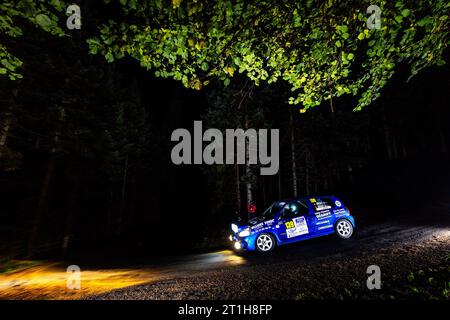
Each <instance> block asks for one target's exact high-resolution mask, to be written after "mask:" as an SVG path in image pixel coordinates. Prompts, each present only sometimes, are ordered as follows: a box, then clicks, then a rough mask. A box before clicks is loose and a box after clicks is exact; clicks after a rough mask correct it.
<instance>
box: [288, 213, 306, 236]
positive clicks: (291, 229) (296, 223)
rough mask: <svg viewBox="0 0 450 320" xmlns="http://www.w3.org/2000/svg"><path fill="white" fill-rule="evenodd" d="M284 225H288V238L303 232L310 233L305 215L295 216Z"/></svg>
mask: <svg viewBox="0 0 450 320" xmlns="http://www.w3.org/2000/svg"><path fill="white" fill-rule="evenodd" d="M284 225H285V226H286V236H287V237H288V238H293V237H297V236H301V235H302V234H306V233H309V230H308V225H307V224H306V219H305V217H298V218H294V219H292V220H291V221H287V222H285V223H284Z"/></svg>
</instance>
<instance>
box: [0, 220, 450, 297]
mask: <svg viewBox="0 0 450 320" xmlns="http://www.w3.org/2000/svg"><path fill="white" fill-rule="evenodd" d="M449 230H450V229H449V226H448V225H445V224H443V223H437V224H436V223H435V224H415V225H409V224H404V223H386V224H376V225H372V226H368V227H366V228H362V230H361V231H360V232H359V234H358V237H357V238H356V239H354V240H350V241H346V242H342V241H337V240H336V239H334V238H333V237H326V238H322V239H315V240H311V241H306V242H302V243H298V244H293V245H290V246H285V247H280V248H278V250H276V251H275V252H274V253H273V254H271V255H269V256H262V255H258V254H244V255H241V254H239V255H236V254H234V253H233V251H231V250H223V251H216V252H211V253H205V254H195V255H188V256H183V257H177V258H172V259H169V260H168V262H165V263H163V264H161V265H153V266H132V267H130V268H120V269H119V268H118V269H115V268H111V269H84V268H83V266H80V267H81V288H80V289H79V290H70V289H68V288H67V285H66V284H67V274H66V267H67V266H66V265H62V264H43V265H39V266H36V267H32V268H28V269H25V270H22V271H19V272H16V273H12V274H6V275H5V274H3V275H0V298H2V299H79V298H92V297H94V298H101V299H216V298H234V299H239V298H247V299H248V298H255V296H247V293H246V292H247V291H246V290H249V289H248V288H252V287H253V289H254V286H260V285H263V286H264V285H266V284H267V283H281V284H280V285H281V286H282V287H281V289H280V290H284V289H283V286H284V285H286V284H283V281H284V280H286V279H287V280H289V281H290V282H288V283H291V284H292V283H296V285H297V287H298V288H297V290H298V292H301V291H302V290H303V289H304V290H306V289H307V288H309V286H311V285H313V283H314V280H315V281H318V280H321V279H322V278H323V277H324V276H325V277H326V275H327V274H329V273H332V272H330V271H329V270H336V268H339V269H342V270H343V271H342V272H348V277H357V278H358V277H364V276H365V268H366V266H367V265H368V264H379V265H381V266H383V267H384V270H386V271H387V272H394V271H395V272H401V269H402V268H404V269H405V270H406V269H409V267H411V265H416V266H417V267H421V266H426V265H427V264H432V263H438V262H439V261H438V260H439V259H442V258H443V257H445V256H446V255H448V254H450V231H449ZM305 275H307V277H306V278H304V279H303V278H302V277H303V276H305ZM261 279H262V280H261ZM302 279H303V280H302ZM327 281H328V280H327ZM329 281H331V282H332V281H333V279H330V280H329ZM252 282H253V285H250V286H249V287H248V288H247V285H248V284H249V283H250V284H251V283H252ZM309 282H311V283H309ZM322 282H323V281H322ZM331 282H330V283H331ZM314 285H315V284H314ZM324 285H327V284H326V281H325V284H324ZM246 288H247V289H246ZM228 291H231V292H228ZM258 294H259V296H257V298H258V297H259V298H271V296H270V295H269V293H266V292H265V291H264V292H263V291H261V292H260V293H258ZM266 294H267V295H269V296H266ZM295 294H297V293H295Z"/></svg>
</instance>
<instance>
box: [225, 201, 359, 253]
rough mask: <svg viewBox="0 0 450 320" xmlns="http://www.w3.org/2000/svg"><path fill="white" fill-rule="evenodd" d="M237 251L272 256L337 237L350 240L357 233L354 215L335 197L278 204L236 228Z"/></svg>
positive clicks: (234, 238) (234, 225)
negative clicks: (284, 249) (291, 247)
mask: <svg viewBox="0 0 450 320" xmlns="http://www.w3.org/2000/svg"><path fill="white" fill-rule="evenodd" d="M231 229H232V230H233V234H232V235H231V236H230V240H231V241H233V242H234V247H235V249H237V250H241V249H242V250H250V251H254V250H257V251H259V252H270V251H272V250H273V249H274V248H275V247H276V246H280V245H284V244H288V243H293V242H298V241H302V240H306V239H310V238H315V237H320V236H325V235H329V234H332V233H335V234H336V235H337V236H338V237H339V238H341V239H349V238H351V236H352V235H353V231H354V229H355V220H354V218H353V217H352V216H351V215H350V211H349V210H348V208H346V207H345V206H344V205H343V204H342V202H341V201H339V199H337V198H336V197H334V196H324V197H314V198H295V199H291V200H288V201H277V202H274V203H273V204H272V205H271V206H270V207H269V208H267V210H265V211H264V212H263V213H261V214H259V215H257V216H256V217H254V218H253V219H251V220H250V221H249V222H248V224H245V225H241V226H239V225H237V224H232V225H231Z"/></svg>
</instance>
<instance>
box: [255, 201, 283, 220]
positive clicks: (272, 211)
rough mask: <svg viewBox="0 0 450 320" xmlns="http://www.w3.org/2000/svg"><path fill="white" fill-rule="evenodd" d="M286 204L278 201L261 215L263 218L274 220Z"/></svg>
mask: <svg viewBox="0 0 450 320" xmlns="http://www.w3.org/2000/svg"><path fill="white" fill-rule="evenodd" d="M285 204H286V202H284V201H278V202H274V203H272V205H271V206H270V207H268V208H267V209H266V211H264V212H263V213H262V214H261V218H264V219H269V218H273V216H274V215H276V214H277V213H278V211H280V210H281V209H282V208H283V206H284V205H285Z"/></svg>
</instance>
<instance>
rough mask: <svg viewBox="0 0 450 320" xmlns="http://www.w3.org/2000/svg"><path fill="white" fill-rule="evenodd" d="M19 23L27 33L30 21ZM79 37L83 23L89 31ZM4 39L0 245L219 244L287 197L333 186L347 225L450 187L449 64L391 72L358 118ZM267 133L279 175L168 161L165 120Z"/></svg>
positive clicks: (156, 247)
mask: <svg viewBox="0 0 450 320" xmlns="http://www.w3.org/2000/svg"><path fill="white" fill-rule="evenodd" d="M29 28H33V27H32V26H29ZM86 32H89V30H87V31H86ZM25 34H26V35H28V36H24V37H23V38H21V39H20V40H19V41H17V43H10V45H11V46H12V47H14V48H15V51H16V53H17V55H18V56H20V57H21V58H23V60H24V61H26V63H25V64H24V67H23V76H24V78H23V79H21V80H18V81H9V80H7V79H3V78H1V79H0V129H1V131H0V202H1V209H0V221H1V222H0V252H1V253H2V254H3V255H6V256H8V257H25V256H29V257H32V256H33V257H35V256H37V257H52V258H60V257H70V256H73V255H79V254H81V253H83V254H86V253H87V252H91V253H92V252H96V253H98V252H103V253H104V254H107V253H111V254H116V255H122V254H123V255H125V254H126V255H135V256H138V255H152V254H163V253H165V252H173V251H174V250H177V251H187V250H192V249H194V248H197V249H199V248H205V247H212V246H220V245H221V244H222V241H224V240H225V241H226V235H227V232H228V228H229V224H230V222H231V221H233V220H236V219H238V218H245V217H246V204H247V201H248V192H249V188H250V191H251V197H252V200H253V202H254V203H255V204H256V206H257V209H258V211H260V210H263V209H264V208H265V207H267V206H268V205H269V204H270V203H271V202H272V201H274V200H277V199H282V198H289V197H293V196H294V195H295V194H297V195H315V194H334V195H336V196H338V197H340V198H341V199H342V200H343V201H344V203H346V204H347V205H348V206H349V207H350V209H351V211H352V213H353V214H354V215H355V217H356V219H357V220H358V222H359V223H363V224H364V223H365V222H367V221H370V220H371V219H394V218H395V216H396V215H402V214H406V215H408V214H414V215H417V214H418V212H421V213H422V212H426V210H425V211H423V210H420V211H419V210H418V208H421V209H423V208H428V207H429V206H432V205H433V203H437V202H438V201H445V199H447V201H448V196H449V191H450V188H449V182H448V181H449V178H450V175H449V173H450V170H449V167H450V166H449V160H450V158H449V155H448V154H449V147H450V146H449V141H450V129H449V125H448V123H449V120H450V111H449V105H448V103H449V100H448V93H449V91H450V81H449V80H450V79H449V68H448V66H444V67H441V68H436V69H429V70H426V71H424V72H423V73H421V74H419V75H417V76H416V77H415V78H413V79H412V80H411V81H409V82H407V81H406V79H407V77H408V72H407V70H406V69H405V70H403V69H402V68H403V67H402V66H400V67H399V68H398V70H397V71H396V75H395V77H394V79H393V80H392V81H391V83H390V84H389V86H388V87H387V88H386V89H385V90H384V93H383V95H382V97H381V98H380V99H378V100H376V102H375V103H373V104H372V105H371V106H370V107H368V108H365V109H364V110H363V111H360V112H352V109H353V107H354V101H352V98H343V99H340V100H336V101H333V106H332V107H331V106H330V105H329V104H324V105H321V106H320V107H317V108H314V109H312V110H309V111H308V112H306V113H304V114H300V113H299V111H298V109H297V108H296V107H293V106H290V105H288V103H287V97H288V92H289V88H288V87H285V86H283V84H277V85H271V86H270V87H269V86H264V85H261V86H254V85H253V84H251V83H250V82H249V81H248V80H246V79H241V78H239V77H236V79H235V81H234V82H232V83H231V85H230V86H228V87H226V88H224V87H223V86H222V85H221V84H220V83H212V84H211V85H210V86H208V88H205V90H202V91H194V90H188V89H185V88H184V87H183V86H182V85H181V84H180V83H177V82H175V81H172V80H162V79H157V78H154V77H153V76H152V74H151V73H149V72H146V71H145V70H143V69H142V68H141V67H140V66H139V64H138V63H137V62H135V61H131V60H127V59H124V60H121V61H120V62H116V63H113V64H108V63H106V62H105V61H104V60H103V59H101V58H100V57H95V56H91V55H89V54H88V49H87V48H86V44H85V43H84V40H83V37H82V36H81V35H75V36H73V37H72V38H70V39H69V38H60V39H54V38H51V37H50V36H49V35H47V34H45V33H43V32H41V31H39V30H38V29H36V30H32V32H27V33H25ZM194 120H203V121H204V127H214V128H223V129H224V128H238V127H242V128H248V127H252V128H278V129H280V143H281V145H280V171H279V174H278V175H275V176H265V177H262V176H259V175H258V171H259V170H257V168H255V167H245V166H211V167H208V166H175V165H173V164H172V162H171V160H170V151H171V148H172V147H173V145H174V144H173V143H171V141H170V135H171V133H172V131H173V130H174V129H176V128H187V129H188V130H192V127H193V121H194Z"/></svg>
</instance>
